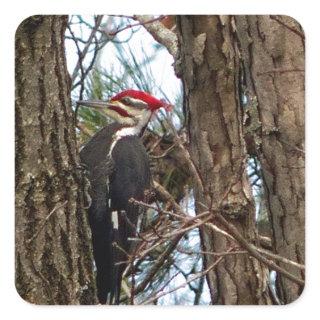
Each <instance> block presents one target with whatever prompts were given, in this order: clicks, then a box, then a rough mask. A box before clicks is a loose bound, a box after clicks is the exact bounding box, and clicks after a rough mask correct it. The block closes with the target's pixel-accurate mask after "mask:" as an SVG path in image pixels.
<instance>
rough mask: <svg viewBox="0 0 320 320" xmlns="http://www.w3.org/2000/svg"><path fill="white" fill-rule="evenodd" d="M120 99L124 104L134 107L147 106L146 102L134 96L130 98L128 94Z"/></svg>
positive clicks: (142, 107)
mask: <svg viewBox="0 0 320 320" xmlns="http://www.w3.org/2000/svg"><path fill="white" fill-rule="evenodd" d="M120 101H121V102H122V103H123V104H125V105H126V106H130V107H134V108H138V109H145V108H148V104H147V103H145V102H144V101H142V100H139V99H134V98H131V97H128V96H126V97H123V98H122V99H121V100H120Z"/></svg>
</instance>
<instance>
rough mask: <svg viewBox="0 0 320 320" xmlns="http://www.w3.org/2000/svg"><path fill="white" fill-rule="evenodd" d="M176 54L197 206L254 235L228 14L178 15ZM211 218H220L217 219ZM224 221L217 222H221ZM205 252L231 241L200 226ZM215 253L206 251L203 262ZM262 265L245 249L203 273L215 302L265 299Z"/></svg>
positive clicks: (263, 301)
mask: <svg viewBox="0 0 320 320" xmlns="http://www.w3.org/2000/svg"><path fill="white" fill-rule="evenodd" d="M177 22H178V23H177V26H178V39H179V49H180V60H179V61H178V62H177V63H176V71H177V73H178V75H179V76H180V77H181V78H182V80H183V84H184V96H185V108H186V113H187V127H188V129H189V137H190V153H191V157H192V161H193V163H194V165H195V167H196V168H197V170H198V173H199V176H200V178H201V181H202V186H200V185H199V183H196V184H195V206H196V212H197V214H199V213H201V212H203V211H205V210H206V207H209V208H216V209H218V211H219V213H218V214H223V216H224V217H225V219H227V221H228V222H229V223H232V224H233V225H234V226H236V228H237V230H238V231H239V232H240V233H241V234H242V236H244V237H245V238H246V239H247V240H248V241H250V242H255V241H256V230H255V223H254V214H255V209H254V204H253V198H252V194H251V191H250V186H249V183H248V178H247V174H246V165H247V158H246V149H245V143H244V139H243V133H242V125H241V124H242V120H241V111H240V107H239V88H238V83H239V79H238V74H239V62H238V58H237V53H236V52H235V50H234V46H233V38H232V23H231V19H230V17H226V16H223V17H218V16H180V17H178V21H177ZM214 223H215V224H216V225H218V226H219V223H218V222H216V221H214ZM220 227H221V228H223V227H222V226H220ZM200 233H201V238H202V248H203V250H204V251H206V252H225V251H227V250H229V249H230V248H232V245H233V244H234V242H232V241H230V240H229V239H227V238H226V237H225V236H224V235H221V234H219V233H217V232H214V231H212V229H209V228H207V227H203V228H201V229H200ZM216 260H217V257H216V256H214V255H210V254H205V255H204V265H205V266H204V267H205V268H208V267H209V266H211V265H212V264H214V263H215V261H216ZM267 274H268V273H267V269H266V268H265V267H264V266H263V265H261V264H260V262H258V261H257V260H256V259H253V258H251V257H249V256H248V255H247V254H235V255H229V256H226V257H224V258H223V259H222V261H221V262H220V263H219V264H218V265H217V266H216V267H215V268H214V269H213V270H211V271H210V272H209V273H208V274H207V282H208V285H209V289H210V293H211V299H212V303H213V304H270V303H271V301H270V298H269V293H268V287H267V285H266V283H267Z"/></svg>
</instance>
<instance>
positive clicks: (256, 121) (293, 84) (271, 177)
mask: <svg viewBox="0 0 320 320" xmlns="http://www.w3.org/2000/svg"><path fill="white" fill-rule="evenodd" d="M236 26H237V30H238V32H237V35H238V39H239V45H240V48H241V49H240V50H241V52H242V55H243V59H244V65H245V66H247V67H246V68H245V70H244V74H245V82H246V86H247V90H248V92H247V96H248V98H249V104H248V106H247V116H248V119H249V120H250V121H248V123H250V125H247V126H246V132H247V138H248V139H247V141H251V142H253V143H251V144H252V145H253V146H254V147H253V148H252V147H250V149H252V152H253V153H254V154H255V155H257V156H258V158H259V160H260V163H261V167H262V172H263V180H264V185H265V191H264V192H265V196H266V203H267V207H268V210H269V215H270V221H271V228H272V234H273V247H274V251H275V252H276V253H278V254H279V255H281V256H283V257H286V258H288V259H291V260H293V261H296V262H299V263H301V264H304V252H305V249H304V246H305V241H304V231H305V219H304V201H305V200H304V35H303V31H302V29H301V27H300V25H299V24H298V23H297V22H296V21H294V20H293V19H292V18H290V17H286V16H237V17H236ZM249 144H250V143H249ZM281 266H282V267H283V268H285V269H287V270H288V271H289V272H290V273H292V274H293V275H295V276H296V277H298V278H300V279H303V278H304V274H303V273H302V272H301V271H300V270H299V269H297V268H294V267H289V266H288V265H281ZM277 282H278V283H277V284H278V289H279V296H280V298H281V299H282V301H283V302H284V303H290V302H292V301H294V300H296V299H297V298H298V297H299V295H300V294H301V292H302V290H303V288H302V287H301V286H299V285H297V284H295V283H293V282H291V281H290V280H288V279H286V278H284V277H282V276H281V275H278V281H277Z"/></svg>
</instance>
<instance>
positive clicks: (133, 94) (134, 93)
mask: <svg viewBox="0 0 320 320" xmlns="http://www.w3.org/2000/svg"><path fill="white" fill-rule="evenodd" d="M125 97H130V98H133V99H138V100H142V101H143V102H145V103H146V104H147V105H148V107H149V109H150V110H151V111H156V110H158V109H159V108H164V109H166V110H167V111H171V110H172V105H171V104H169V103H167V102H165V101H163V100H159V99H157V98H155V97H154V96H152V95H150V94H149V93H146V92H144V91H139V90H125V91H122V92H120V93H118V94H117V95H115V96H114V97H113V98H111V99H110V101H120V100H122V99H123V98H125Z"/></svg>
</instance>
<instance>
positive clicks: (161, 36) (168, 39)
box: [134, 15, 178, 60]
mask: <svg viewBox="0 0 320 320" xmlns="http://www.w3.org/2000/svg"><path fill="white" fill-rule="evenodd" d="M152 18H153V16H141V15H136V16H134V19H136V20H138V21H139V22H140V23H145V22H146V21H150V20H151V19H152ZM143 27H144V28H145V29H146V30H147V31H149V32H150V34H151V35H152V36H153V38H154V39H155V40H156V41H157V42H159V43H160V44H162V45H164V46H165V47H166V48H167V50H168V51H169V53H170V54H171V55H172V56H173V58H174V59H175V60H176V58H177V56H178V37H177V35H176V34H175V33H174V32H173V31H171V30H169V29H167V28H166V27H165V26H164V25H163V24H162V23H161V22H160V21H154V22H152V23H148V24H143Z"/></svg>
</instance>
